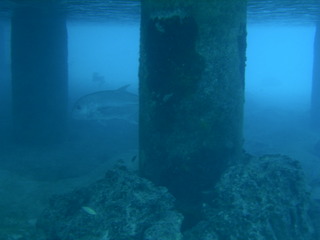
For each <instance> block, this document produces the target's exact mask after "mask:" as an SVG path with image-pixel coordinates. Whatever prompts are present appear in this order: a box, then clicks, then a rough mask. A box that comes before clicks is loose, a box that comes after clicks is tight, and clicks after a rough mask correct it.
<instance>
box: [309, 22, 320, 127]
mask: <svg viewBox="0 0 320 240" xmlns="http://www.w3.org/2000/svg"><path fill="white" fill-rule="evenodd" d="M313 48H314V49H313V55H314V57H313V76H312V78H313V80H312V96H311V121H312V124H313V126H314V127H317V128H320V22H318V23H317V24H316V33H315V37H314V46H313Z"/></svg>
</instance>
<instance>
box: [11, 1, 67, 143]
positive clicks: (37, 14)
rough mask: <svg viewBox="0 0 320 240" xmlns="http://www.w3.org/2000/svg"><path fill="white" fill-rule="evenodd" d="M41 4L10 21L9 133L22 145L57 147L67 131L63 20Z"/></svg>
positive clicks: (65, 58) (65, 46)
mask: <svg viewBox="0 0 320 240" xmlns="http://www.w3.org/2000/svg"><path fill="white" fill-rule="evenodd" d="M46 3H47V2H46ZM46 3H45V2H44V3H43V5H39V6H34V7H25V8H19V9H16V10H15V11H14V13H13V16H12V21H11V24H12V27H11V59H12V105H13V106H12V107H13V111H12V114H13V123H14V124H13V128H14V129H13V130H14V137H15V140H16V141H19V142H21V143H50V142H57V141H60V140H61V139H62V138H63V136H64V134H65V132H66V121H67V90H68V89H67V86H68V82H67V80H68V65H67V29H66V19H65V16H64V14H62V13H60V12H59V11H58V10H56V8H55V7H54V6H52V5H51V6H48V5H46Z"/></svg>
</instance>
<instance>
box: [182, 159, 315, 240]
mask: <svg viewBox="0 0 320 240" xmlns="http://www.w3.org/2000/svg"><path fill="white" fill-rule="evenodd" d="M214 196H215V197H214V198H213V200H212V201H211V202H208V203H206V204H204V205H203V209H202V211H203V214H204V216H205V217H204V220H203V221H201V222H200V223H198V224H197V225H196V226H195V227H193V228H192V229H191V230H189V231H187V232H186V233H185V237H184V240H199V239H201V240H248V239H254V240H270V239H272V240H284V239H288V240H289V239H290V240H301V239H303V240H311V239H312V240H315V239H317V238H316V236H315V233H314V226H313V222H312V220H311V218H310V216H309V210H310V204H311V200H310V196H309V194H308V192H307V191H306V185H305V182H304V176H303V174H302V170H301V169H300V166H299V163H298V162H297V161H294V160H292V159H290V158H288V157H285V156H282V155H266V156H263V157H260V158H249V160H248V162H247V163H245V164H243V163H242V164H239V165H236V166H232V167H231V168H229V169H228V170H227V171H226V173H225V174H224V176H223V177H222V179H221V181H220V182H219V183H218V184H217V186H216V189H215V191H214Z"/></svg>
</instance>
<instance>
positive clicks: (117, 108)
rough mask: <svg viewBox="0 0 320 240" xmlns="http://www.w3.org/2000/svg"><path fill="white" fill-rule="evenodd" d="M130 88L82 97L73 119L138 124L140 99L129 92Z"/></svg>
mask: <svg viewBox="0 0 320 240" xmlns="http://www.w3.org/2000/svg"><path fill="white" fill-rule="evenodd" d="M128 87H129V85H125V86H123V87H120V88H118V89H115V90H106V91H99V92H94V93H90V94H88V95H85V96H83V97H80V98H79V99H78V100H77V101H76V103H75V104H74V106H73V108H72V118H73V119H77V120H97V121H100V122H101V121H108V120H114V119H116V120H124V121H127V122H130V123H133V124H138V109H139V97H138V95H137V94H134V93H131V92H128V91H127V88H128Z"/></svg>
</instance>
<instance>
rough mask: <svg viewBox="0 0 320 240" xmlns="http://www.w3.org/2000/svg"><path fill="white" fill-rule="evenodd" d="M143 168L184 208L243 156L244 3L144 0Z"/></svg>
mask: <svg viewBox="0 0 320 240" xmlns="http://www.w3.org/2000/svg"><path fill="white" fill-rule="evenodd" d="M141 18H142V20H141V49H140V69H139V78H140V171H141V174H142V175H143V176H144V177H147V178H149V179H151V180H152V181H153V182H155V183H156V184H159V185H163V186H166V187H168V189H169V190H170V192H171V193H173V194H174V196H175V197H176V198H177V199H178V201H179V202H180V203H181V204H182V205H184V204H186V205H189V206H191V205H197V204H200V203H201V202H204V201H205V198H206V194H207V193H208V191H212V189H213V186H214V184H215V183H216V182H217V181H218V180H219V178H220V176H221V174H222V173H223V172H224V170H225V169H226V168H227V167H228V166H230V165H232V164H233V163H235V162H236V161H241V159H242V142H243V140H242V118H243V102H244V71H245V51H246V1H245V0H226V1H220V0H210V1H209V0H202V1H199V0H167V1H159V0H143V1H142V15H141Z"/></svg>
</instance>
